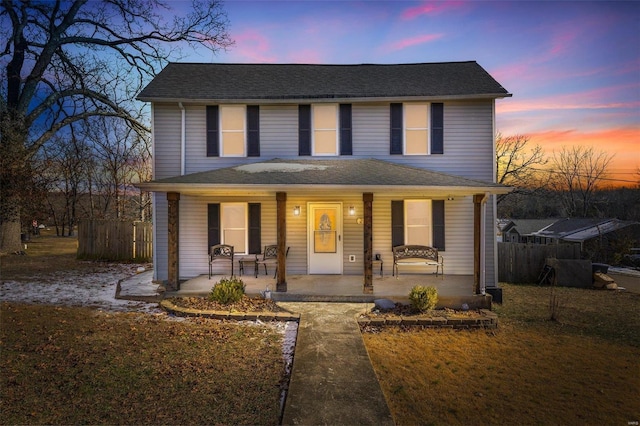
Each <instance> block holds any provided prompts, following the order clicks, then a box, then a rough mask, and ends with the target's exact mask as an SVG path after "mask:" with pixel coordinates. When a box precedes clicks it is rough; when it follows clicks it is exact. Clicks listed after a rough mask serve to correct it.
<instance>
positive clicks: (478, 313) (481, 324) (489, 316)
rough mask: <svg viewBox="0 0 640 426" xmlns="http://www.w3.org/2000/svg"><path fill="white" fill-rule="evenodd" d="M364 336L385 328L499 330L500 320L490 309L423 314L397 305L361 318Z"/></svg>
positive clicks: (433, 311)
mask: <svg viewBox="0 0 640 426" xmlns="http://www.w3.org/2000/svg"><path fill="white" fill-rule="evenodd" d="M358 324H359V325H360V329H361V330H362V331H363V332H376V331H378V328H379V327H382V326H411V327H423V328H454V329H470V328H496V327H497V326H498V316H497V315H496V314H495V313H493V312H491V311H489V310H487V309H473V310H466V311H460V310H454V309H449V308H444V309H434V310H429V311H426V312H420V311H418V310H416V309H414V308H413V307H412V306H411V305H405V304H402V303H396V304H395V307H394V308H392V309H379V308H374V309H372V310H371V311H368V312H366V313H364V314H362V315H361V316H360V317H359V318H358Z"/></svg>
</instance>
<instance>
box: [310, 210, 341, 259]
mask: <svg viewBox="0 0 640 426" xmlns="http://www.w3.org/2000/svg"><path fill="white" fill-rule="evenodd" d="M313 226H314V231H313V234H314V238H313V242H314V244H313V250H314V252H315V253H335V252H336V251H337V238H336V209H316V210H314V218H313Z"/></svg>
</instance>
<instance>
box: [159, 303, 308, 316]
mask: <svg viewBox="0 0 640 426" xmlns="http://www.w3.org/2000/svg"><path fill="white" fill-rule="evenodd" d="M160 307H161V308H162V309H164V310H165V311H167V312H170V313H172V314H174V315H176V316H181V317H201V318H212V319H219V320H233V321H257V320H260V321H283V322H286V321H296V322H300V314H292V313H290V312H267V311H265V312H230V311H210V310H204V311H203V310H200V309H192V308H183V307H181V306H177V305H175V304H173V303H172V302H170V301H169V300H166V299H165V300H162V301H161V302H160Z"/></svg>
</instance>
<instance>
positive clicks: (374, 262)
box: [371, 259, 384, 276]
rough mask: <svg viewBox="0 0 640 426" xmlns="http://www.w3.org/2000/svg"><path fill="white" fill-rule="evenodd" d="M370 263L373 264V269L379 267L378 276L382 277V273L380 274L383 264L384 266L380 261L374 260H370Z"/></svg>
mask: <svg viewBox="0 0 640 426" xmlns="http://www.w3.org/2000/svg"><path fill="white" fill-rule="evenodd" d="M371 262H372V263H373V266H374V267H378V265H380V276H382V275H383V273H382V266H383V264H384V262H383V261H382V259H380V260H375V259H374V260H372V261H371Z"/></svg>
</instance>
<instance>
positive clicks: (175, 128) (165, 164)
mask: <svg viewBox="0 0 640 426" xmlns="http://www.w3.org/2000/svg"><path fill="white" fill-rule="evenodd" d="M444 105H445V107H444V154H442V155H419V156H404V155H390V154H389V104H388V103H376V104H368V103H363V104H354V105H353V109H352V117H353V155H352V156H350V158H378V159H382V160H387V161H393V162H397V163H401V164H406V165H410V166H415V167H424V168H428V169H430V170H435V171H440V172H444V173H450V174H454V175H458V176H463V177H467V178H471V179H481V180H485V181H490V180H491V179H492V177H493V162H494V160H493V117H492V114H493V102H492V101H491V100H488V101H469V102H462V101H456V102H445V104H444ZM184 107H185V109H186V173H195V172H200V171H206V170H211V169H214V168H222V167H229V166H234V165H237V164H242V163H246V162H253V161H264V160H267V159H271V158H276V157H279V158H298V108H297V105H261V106H260V153H261V156H260V157H252V158H237V157H233V158H225V157H207V156H206V115H205V106H204V105H188V104H187V105H185V106H184ZM154 109H155V110H156V112H155V116H154V125H155V132H154V137H155V144H156V151H155V152H156V173H157V176H156V178H159V177H167V176H175V175H178V174H179V173H180V128H181V115H180V109H179V108H178V106H177V104H176V105H175V106H173V105H167V104H163V105H158V104H156V105H154Z"/></svg>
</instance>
